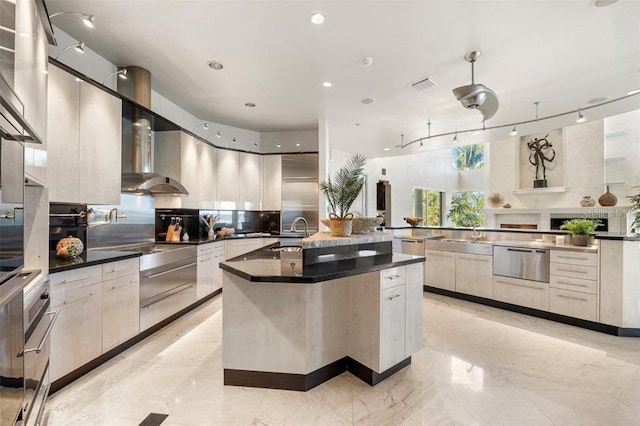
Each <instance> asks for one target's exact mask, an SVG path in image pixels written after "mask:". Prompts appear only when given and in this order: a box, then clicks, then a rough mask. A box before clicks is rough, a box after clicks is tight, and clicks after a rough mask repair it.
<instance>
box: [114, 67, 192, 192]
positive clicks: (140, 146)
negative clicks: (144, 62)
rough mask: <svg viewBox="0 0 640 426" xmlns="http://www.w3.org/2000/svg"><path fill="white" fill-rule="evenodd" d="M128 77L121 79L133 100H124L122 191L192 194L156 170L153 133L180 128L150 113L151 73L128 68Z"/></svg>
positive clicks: (121, 86) (122, 90)
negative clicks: (154, 167) (155, 171)
mask: <svg viewBox="0 0 640 426" xmlns="http://www.w3.org/2000/svg"><path fill="white" fill-rule="evenodd" d="M126 68H127V77H128V78H127V80H119V81H118V92H119V93H120V94H122V95H123V96H126V97H127V98H129V99H131V100H133V101H134V102H135V103H133V102H127V101H126V100H123V103H122V185H121V191H122V192H126V193H133V194H139V195H179V196H185V195H189V192H188V191H187V189H186V188H185V187H184V185H182V184H181V183H180V182H179V181H177V180H175V179H173V178H171V177H168V176H163V175H161V174H159V173H154V172H153V161H152V158H153V134H154V132H158V131H174V130H180V128H179V127H177V126H176V125H175V124H173V123H171V122H169V121H167V120H165V119H163V118H162V117H159V116H157V115H155V114H153V112H151V110H150V109H149V108H150V106H151V105H150V103H151V73H150V72H149V71H147V70H146V69H144V68H140V67H133V66H130V67H126Z"/></svg>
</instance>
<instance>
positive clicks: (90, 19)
mask: <svg viewBox="0 0 640 426" xmlns="http://www.w3.org/2000/svg"><path fill="white" fill-rule="evenodd" d="M59 15H77V16H80V17H81V18H82V22H83V23H84V24H85V25H86V26H87V27H89V28H93V23H94V21H95V20H96V18H95V16H93V15H91V14H89V15H87V14H86V13H80V12H58V13H54V14H53V15H49V18H54V17H56V16H59Z"/></svg>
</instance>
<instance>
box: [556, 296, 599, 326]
mask: <svg viewBox="0 0 640 426" xmlns="http://www.w3.org/2000/svg"><path fill="white" fill-rule="evenodd" d="M597 304H598V301H597V298H596V295H595V294H588V293H581V292H578V291H570V290H562V289H558V288H552V289H551V294H550V296H549V310H550V311H551V312H553V313H556V314H561V315H566V316H569V317H574V318H581V319H585V320H589V321H597V320H598V315H597V314H598V306H597Z"/></svg>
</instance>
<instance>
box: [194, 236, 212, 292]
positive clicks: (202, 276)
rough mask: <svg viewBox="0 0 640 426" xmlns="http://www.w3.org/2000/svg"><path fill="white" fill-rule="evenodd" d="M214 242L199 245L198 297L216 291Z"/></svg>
mask: <svg viewBox="0 0 640 426" xmlns="http://www.w3.org/2000/svg"><path fill="white" fill-rule="evenodd" d="M214 265H215V260H214V243H211V244H204V245H200V246H198V266H197V281H196V282H197V285H196V297H197V298H198V299H202V298H203V297H205V296H206V295H208V294H211V293H212V292H213V291H214V287H215V283H214V269H213V268H214Z"/></svg>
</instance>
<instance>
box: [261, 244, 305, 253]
mask: <svg viewBox="0 0 640 426" xmlns="http://www.w3.org/2000/svg"><path fill="white" fill-rule="evenodd" d="M269 251H277V252H285V253H298V252H300V251H302V247H300V246H286V247H271V248H270V249H269Z"/></svg>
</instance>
